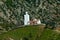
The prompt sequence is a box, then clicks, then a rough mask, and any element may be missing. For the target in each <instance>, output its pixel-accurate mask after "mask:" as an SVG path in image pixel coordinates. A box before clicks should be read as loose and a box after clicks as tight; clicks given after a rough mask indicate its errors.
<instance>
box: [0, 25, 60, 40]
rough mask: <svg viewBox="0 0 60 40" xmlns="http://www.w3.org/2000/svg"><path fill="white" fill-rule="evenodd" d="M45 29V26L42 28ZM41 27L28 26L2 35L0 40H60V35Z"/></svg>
mask: <svg viewBox="0 0 60 40" xmlns="http://www.w3.org/2000/svg"><path fill="white" fill-rule="evenodd" d="M42 27H43V26H42ZM42 27H41V26H26V27H23V28H18V29H15V30H12V31H9V32H7V33H4V34H1V35H0V40H9V38H13V39H14V40H21V39H23V40H60V33H57V32H55V31H53V30H51V29H43V28H42Z"/></svg>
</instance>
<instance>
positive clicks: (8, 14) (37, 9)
mask: <svg viewBox="0 0 60 40" xmlns="http://www.w3.org/2000/svg"><path fill="white" fill-rule="evenodd" d="M26 11H27V12H28V13H29V15H30V18H31V19H33V18H37V19H40V20H41V22H42V23H46V22H49V21H52V20H53V21H54V22H55V23H56V24H60V1H59V0H0V24H1V23H2V24H3V25H4V26H5V27H6V26H7V24H8V27H11V26H20V25H23V19H24V18H23V17H24V14H25V12H26ZM5 23H6V24H5ZM10 25H11V26H10Z"/></svg>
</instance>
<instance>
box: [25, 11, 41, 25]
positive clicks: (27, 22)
mask: <svg viewBox="0 0 60 40" xmlns="http://www.w3.org/2000/svg"><path fill="white" fill-rule="evenodd" d="M34 20H35V21H34V22H35V23H36V24H41V21H40V20H39V19H38V20H37V19H34ZM30 22H31V21H30V17H29V14H28V12H26V14H25V15H24V25H30ZM32 22H33V21H32Z"/></svg>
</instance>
